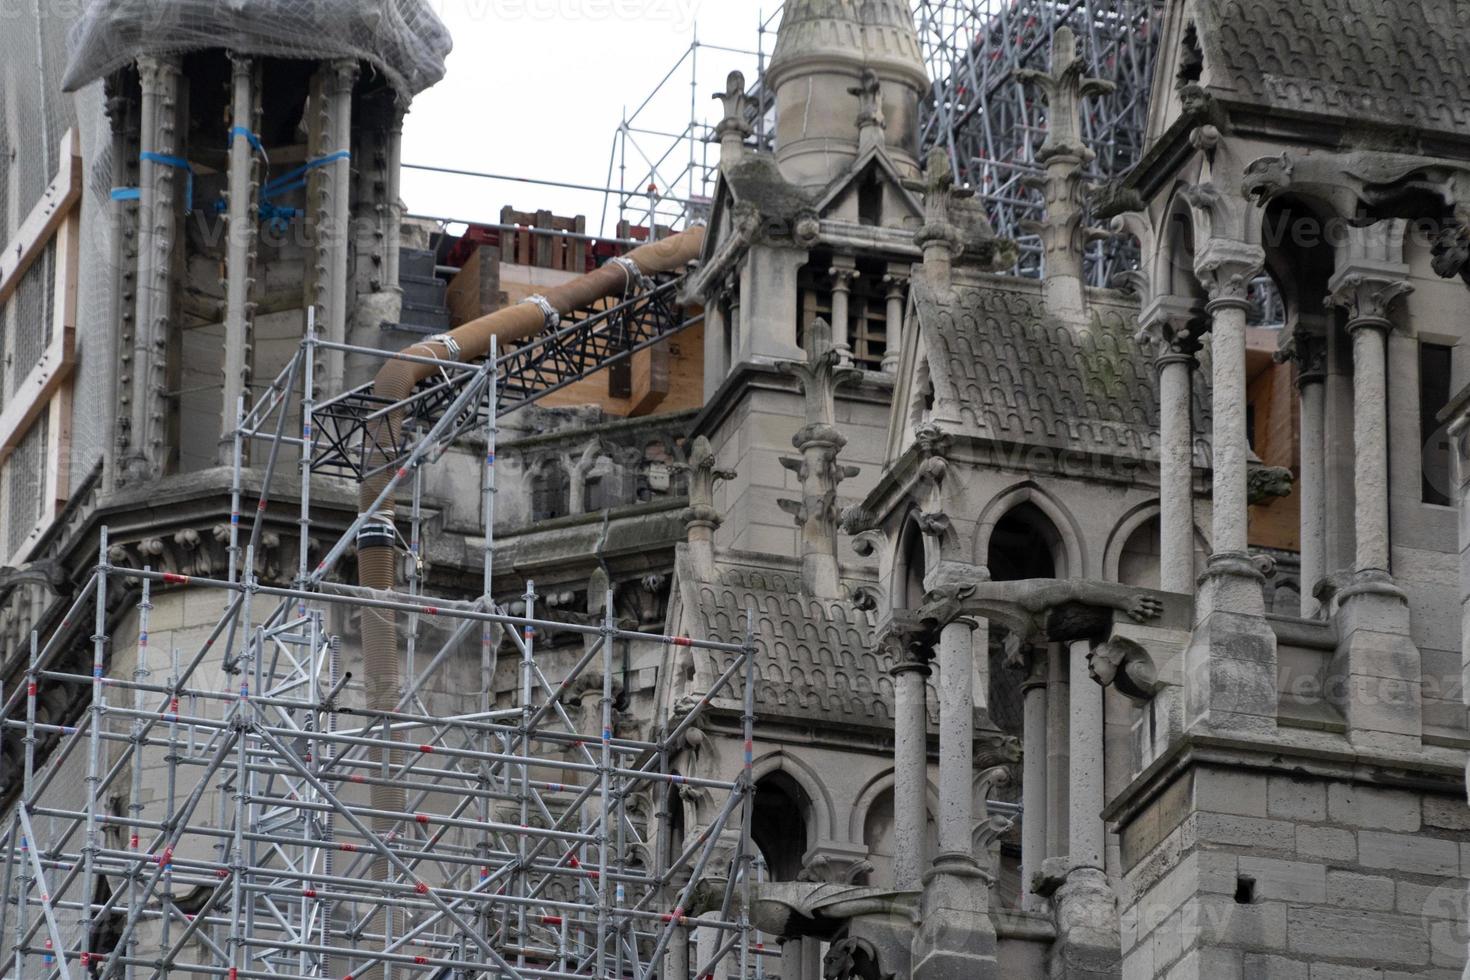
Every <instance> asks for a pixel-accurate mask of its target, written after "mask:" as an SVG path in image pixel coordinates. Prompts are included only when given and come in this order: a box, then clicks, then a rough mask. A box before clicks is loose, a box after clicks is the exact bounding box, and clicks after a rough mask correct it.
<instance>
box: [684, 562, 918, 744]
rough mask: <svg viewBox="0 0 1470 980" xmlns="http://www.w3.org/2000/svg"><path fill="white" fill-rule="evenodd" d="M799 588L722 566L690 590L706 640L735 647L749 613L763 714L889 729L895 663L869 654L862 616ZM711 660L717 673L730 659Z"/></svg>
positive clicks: (788, 579) (772, 573)
mask: <svg viewBox="0 0 1470 980" xmlns="http://www.w3.org/2000/svg"><path fill="white" fill-rule="evenodd" d="M800 586H801V577H800V575H798V574H796V573H794V572H786V571H780V570H773V569H767V568H761V569H756V568H749V567H739V566H725V567H724V568H722V569H721V571H720V578H719V581H718V582H698V583H695V585H694V588H695V590H696V604H695V610H694V612H695V616H696V617H697V621H698V623H699V626H700V627H701V632H702V633H703V635H704V637H705V638H706V639H710V640H715V641H718V642H724V643H741V642H744V640H745V628H744V623H745V610H746V609H751V610H753V611H754V613H755V620H756V640H757V643H758V645H759V647H760V651H761V653H760V657H759V658H758V659H757V661H756V703H757V705H758V706H759V708H760V710H761V712H762V714H765V715H786V716H789V717H794V718H805V719H821V720H824V721H828V722H835V723H839V724H847V725H855V726H863V727H877V728H891V727H892V725H893V679H892V678H891V677H890V676H889V674H888V671H889V669H890V668H891V667H892V666H893V663H892V661H891V658H890V657H887V656H885V655H883V654H881V653H878V652H876V651H875V650H874V648H873V646H874V644H873V626H872V624H871V623H870V622H869V621H868V617H867V614H866V613H863V612H860V611H858V610H856V609H854V608H853V607H852V606H851V605H850V604H849V603H847V602H844V601H841V600H837V599H815V598H812V597H810V596H803V595H800V594H799V593H800ZM715 656H716V658H717V663H718V669H720V670H723V669H724V668H726V667H728V666H729V665H730V663H731V661H732V660H733V659H734V658H733V655H727V654H716V655H715ZM931 700H932V692H931Z"/></svg>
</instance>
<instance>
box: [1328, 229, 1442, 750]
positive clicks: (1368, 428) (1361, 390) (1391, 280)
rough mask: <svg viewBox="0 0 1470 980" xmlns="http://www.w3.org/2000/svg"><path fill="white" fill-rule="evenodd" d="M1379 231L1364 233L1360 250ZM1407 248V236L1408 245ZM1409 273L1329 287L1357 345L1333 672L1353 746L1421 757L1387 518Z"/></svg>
mask: <svg viewBox="0 0 1470 980" xmlns="http://www.w3.org/2000/svg"><path fill="white" fill-rule="evenodd" d="M1371 232H1372V229H1368V230H1365V232H1359V233H1357V237H1355V239H1354V244H1355V245H1363V244H1366V243H1365V242H1363V241H1361V239H1362V238H1366V237H1367V235H1368V234H1371ZM1400 240H1401V237H1400ZM1407 275H1408V270H1407V268H1406V267H1405V266H1403V265H1401V264H1397V263H1391V262H1381V261H1370V260H1363V261H1357V262H1350V263H1349V264H1347V265H1345V266H1343V267H1341V268H1340V269H1339V270H1338V272H1337V274H1336V275H1335V276H1333V278H1332V282H1331V283H1330V284H1329V289H1330V290H1331V301H1332V302H1333V303H1335V304H1336V305H1338V306H1341V307H1343V308H1344V310H1345V311H1346V314H1347V331H1348V333H1349V335H1350V336H1351V337H1352V342H1353V482H1354V490H1355V497H1354V501H1355V506H1354V514H1353V524H1354V541H1355V542H1356V546H1355V549H1354V561H1353V581H1352V583H1351V584H1350V585H1348V587H1347V588H1345V589H1342V590H1341V591H1340V592H1338V594H1337V601H1338V609H1339V615H1338V629H1339V634H1340V636H1341V637H1342V639H1341V640H1340V641H1339V643H1338V648H1337V652H1336V654H1335V655H1334V657H1333V659H1332V662H1331V663H1330V664H1329V666H1328V675H1329V676H1330V677H1333V678H1335V679H1338V680H1339V681H1340V683H1338V684H1336V685H1335V691H1336V694H1337V700H1338V707H1339V709H1340V710H1341V711H1342V712H1343V715H1344V716H1345V717H1346V719H1347V723H1348V738H1349V740H1350V741H1352V742H1353V743H1354V744H1357V745H1363V746H1365V747H1373V748H1380V749H1400V750H1415V751H1417V749H1415V746H1417V745H1418V743H1419V741H1420V736H1421V734H1422V729H1423V710H1422V705H1421V700H1422V693H1421V685H1422V674H1421V665H1420V655H1419V649H1418V647H1417V646H1416V645H1415V644H1414V643H1413V641H1412V639H1411V638H1410V632H1409V612H1408V599H1407V597H1406V596H1405V595H1404V593H1403V592H1402V591H1401V590H1400V589H1399V588H1398V586H1397V585H1395V584H1394V581H1393V577H1392V575H1391V574H1390V567H1391V565H1390V562H1391V556H1390V551H1389V547H1390V542H1389V512H1388V377H1387V344H1388V332H1389V331H1390V330H1391V329H1392V327H1393V324H1392V321H1391V320H1390V319H1389V316H1388V311H1389V307H1390V306H1391V305H1392V304H1393V302H1394V301H1395V300H1396V299H1398V297H1400V296H1403V295H1404V294H1406V293H1408V292H1409V291H1410V290H1411V288H1412V287H1411V286H1410V285H1409V283H1408V281H1407Z"/></svg>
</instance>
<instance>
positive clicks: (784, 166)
mask: <svg viewBox="0 0 1470 980" xmlns="http://www.w3.org/2000/svg"><path fill="white" fill-rule="evenodd" d="M865 68H871V69H872V70H873V71H874V72H875V73H876V74H877V76H878V79H879V81H880V83H881V85H882V98H883V121H884V125H885V127H886V135H885V142H886V144H887V146H888V151H889V154H890V156H891V157H892V158H893V161H894V163H895V165H897V166H898V168H899V169H900V170H901V171H904V172H906V173H908V174H910V175H917V173H918V170H919V164H918V107H919V98H920V96H921V95H922V93H923V92H924V91H925V90H926V89H927V88H928V86H929V77H928V74H927V73H926V72H925V70H924V63H923V59H922V58H921V57H920V55H919V39H918V34H917V32H916V31H915V30H914V21H913V15H912V14H911V13H910V11H909V8H908V5H907V3H905V2H904V0H789V2H788V3H787V4H786V13H785V16H784V17H783V19H782V21H781V28H780V31H779V32H778V34H777V40H776V50H775V53H774V54H773V55H772V57H771V65H770V68H769V70H768V72H767V76H766V84H767V85H769V86H770V87H771V89H772V90H773V91H774V92H775V94H776V112H777V123H776V159H777V161H778V163H779V164H780V167H781V172H782V174H783V175H784V176H785V177H786V179H787V180H790V181H792V182H793V183H796V184H800V185H802V186H807V187H819V186H823V185H826V184H827V183H829V182H830V181H832V180H833V179H835V178H836V177H838V176H840V175H841V174H843V173H845V172H846V170H847V167H848V166H849V165H850V164H851V163H852V161H853V160H854V158H856V156H857V154H858V117H859V115H860V111H861V107H860V104H859V96H858V94H857V92H856V91H855V90H856V89H858V87H859V82H860V81H861V76H862V72H863V69H865Z"/></svg>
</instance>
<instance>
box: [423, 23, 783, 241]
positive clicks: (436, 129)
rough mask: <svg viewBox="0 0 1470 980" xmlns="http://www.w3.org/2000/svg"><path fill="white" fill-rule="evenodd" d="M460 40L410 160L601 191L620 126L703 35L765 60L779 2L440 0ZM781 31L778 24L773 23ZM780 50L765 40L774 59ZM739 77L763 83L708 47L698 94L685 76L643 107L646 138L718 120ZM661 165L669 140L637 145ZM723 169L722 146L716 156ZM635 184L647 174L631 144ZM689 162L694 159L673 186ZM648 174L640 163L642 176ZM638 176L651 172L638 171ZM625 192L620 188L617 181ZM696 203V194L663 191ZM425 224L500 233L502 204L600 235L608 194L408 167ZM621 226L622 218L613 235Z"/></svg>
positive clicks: (742, 64) (427, 101)
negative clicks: (545, 213) (432, 220)
mask: <svg viewBox="0 0 1470 980" xmlns="http://www.w3.org/2000/svg"><path fill="white" fill-rule="evenodd" d="M429 2H430V3H431V4H432V6H433V7H434V9H435V10H436V12H437V13H438V14H439V16H440V17H441V18H442V19H443V20H444V22H445V24H446V25H447V26H448V28H449V30H450V32H451V33H452V34H453V36H454V53H453V54H451V55H450V57H449V70H448V74H447V75H446V76H445V78H444V80H443V81H442V82H440V83H439V84H438V85H437V86H435V87H434V88H432V89H429V90H428V91H427V92H425V93H424V94H422V95H420V96H419V97H418V99H417V100H415V102H414V104H413V109H412V111H411V112H410V113H409V116H408V120H407V123H406V126H405V130H404V150H403V159H404V162H405V163H410V164H428V165H433V166H441V167H452V168H456V169H461V170H474V171H481V172H490V173H496V174H507V175H512V176H517V177H533V178H538V179H542V180H554V181H564V182H568V183H576V184H587V185H595V186H598V187H602V186H604V185H605V183H606V182H607V177H608V161H609V154H610V152H611V150H612V147H613V143H614V136H615V134H616V131H617V128H618V124H619V121H620V120H621V119H622V116H623V113H624V111H625V109H626V111H627V112H629V113H631V112H633V111H634V110H635V109H637V107H638V105H639V103H641V102H642V101H643V100H644V99H645V98H647V97H648V96H649V95H650V94H651V93H653V92H654V90H655V88H657V87H658V84H659V81H660V79H662V78H663V77H664V75H665V74H666V73H668V72H669V70H670V69H672V68H673V67H674V65H675V63H676V62H677V61H678V60H679V57H680V55H681V54H682V53H683V52H684V51H685V50H686V49H687V48H688V47H689V44H690V42H691V41H692V40H693V39H694V36H695V31H696V30H697V31H698V36H699V40H700V41H701V42H702V44H708V45H715V46H720V47H725V48H738V49H746V50H750V51H754V50H755V47H756V39H757V26H758V24H759V23H760V20H761V17H762V15H763V14H764V16H765V17H767V18H769V17H770V16H771V14H772V13H773V12H775V11H777V10H778V9H779V7H780V3H779V0H429ZM771 26H772V28H774V26H775V24H774V23H773V24H772V25H771ZM774 42H775V36H774V34H767V35H766V52H767V57H769V54H770V47H771V45H772V44H774ZM732 68H740V69H742V70H744V71H745V73H746V75H747V78H749V79H750V80H752V81H753V80H754V78H755V74H756V71H755V58H754V57H753V56H744V55H735V54H729V53H725V52H721V51H718V50H715V49H713V48H706V47H701V48H700V49H699V51H698V76H699V77H698V79H697V86H696V87H695V88H694V89H693V91H692V93H691V85H690V82H691V70H690V65H689V63H687V62H686V63H685V64H684V65H682V66H681V67H680V68H679V69H678V71H677V72H676V73H675V74H674V76H673V77H671V78H670V79H669V81H668V83H667V84H666V85H665V86H664V87H663V89H662V91H661V92H660V93H659V95H658V96H657V97H656V98H655V99H654V101H653V102H651V103H650V104H649V105H648V107H647V108H646V109H644V110H643V113H642V115H641V116H640V117H639V120H638V123H639V124H640V125H641V126H642V127H643V128H645V129H653V130H661V131H664V132H672V133H677V132H680V131H682V130H683V129H684V128H685V127H686V126H687V125H688V123H689V120H690V101H691V94H692V95H693V96H694V103H695V106H696V111H697V113H698V117H699V118H700V119H701V120H703V121H707V122H713V121H714V120H715V119H716V118H717V117H716V116H715V113H716V110H717V109H718V103H715V102H714V101H713V100H712V98H711V96H712V95H713V93H714V92H715V91H717V90H719V89H722V88H723V87H724V80H725V76H726V74H727V73H728V72H729V71H730V70H731V69H732ZM635 139H636V140H637V141H638V143H639V145H640V146H641V147H642V149H643V151H644V152H645V153H646V154H648V155H650V156H654V157H656V156H657V155H659V154H661V153H663V152H664V151H665V150H667V149H668V148H669V146H670V142H671V141H670V140H668V139H660V138H659V137H653V136H636V137H635ZM710 149H711V154H712V155H711V160H713V159H714V157H713V153H714V152H715V150H716V148H714V147H711V148H710ZM629 157H630V162H629V165H628V171H629V173H628V177H627V179H628V181H629V182H632V181H635V180H637V179H638V178H639V177H640V176H641V175H642V173H644V172H646V169H647V168H646V165H642V161H640V160H638V158H637V153H636V151H635V150H633V149H632V148H631V147H630V150H629ZM687 162H688V150H687V149H685V150H684V151H683V153H682V159H681V161H680V163H679V164H678V165H675V166H673V167H670V168H668V169H667V170H666V176H667V178H668V179H672V178H673V176H674V175H675V174H676V173H677V172H678V171H679V170H680V169H682V167H683V165H684V164H687ZM635 164H637V166H635ZM635 169H636V170H637V171H638V172H634V171H635ZM612 186H618V183H617V174H616V172H615V173H614V175H613V181H612ZM660 190H661V191H663V192H665V193H671V194H678V195H679V196H683V195H684V194H685V193H686V192H687V185H686V186H681V187H678V188H668V187H664V188H660ZM403 199H404V201H405V202H406V203H407V205H408V208H409V211H410V212H411V213H415V214H426V215H435V216H442V217H455V218H465V219H470V220H480V221H486V222H494V221H497V220H498V219H499V216H500V208H501V206H502V205H506V204H509V205H512V206H513V207H515V208H517V209H519V210H522V211H534V210H537V209H538V208H547V209H550V210H552V211H554V212H555V213H557V214H563V215H571V214H585V215H586V216H587V227H588V229H589V231H594V232H595V231H598V230H600V229H599V222H600V219H601V215H602V209H603V196H602V195H601V194H597V193H591V192H577V191H568V190H564V189H561V188H554V187H544V186H535V185H529V184H524V183H515V182H507V181H498V180H496V181H492V180H483V179H478V178H472V177H458V176H447V175H440V174H426V173H423V172H418V171H414V170H405V171H404V175H403ZM615 219H616V215H615V214H614V215H612V216H611V217H610V218H609V225H608V230H609V231H610V230H611V224H612V221H613V220H615Z"/></svg>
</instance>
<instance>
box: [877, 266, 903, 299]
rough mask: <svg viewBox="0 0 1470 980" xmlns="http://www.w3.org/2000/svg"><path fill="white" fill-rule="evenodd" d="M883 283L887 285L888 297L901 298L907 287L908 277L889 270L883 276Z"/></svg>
mask: <svg viewBox="0 0 1470 980" xmlns="http://www.w3.org/2000/svg"><path fill="white" fill-rule="evenodd" d="M883 285H885V286H887V287H888V298H889V299H903V294H904V290H906V289H908V288H909V277H908V276H907V275H901V274H899V273H896V272H890V273H888V274H887V275H885V276H884V277H883Z"/></svg>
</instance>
